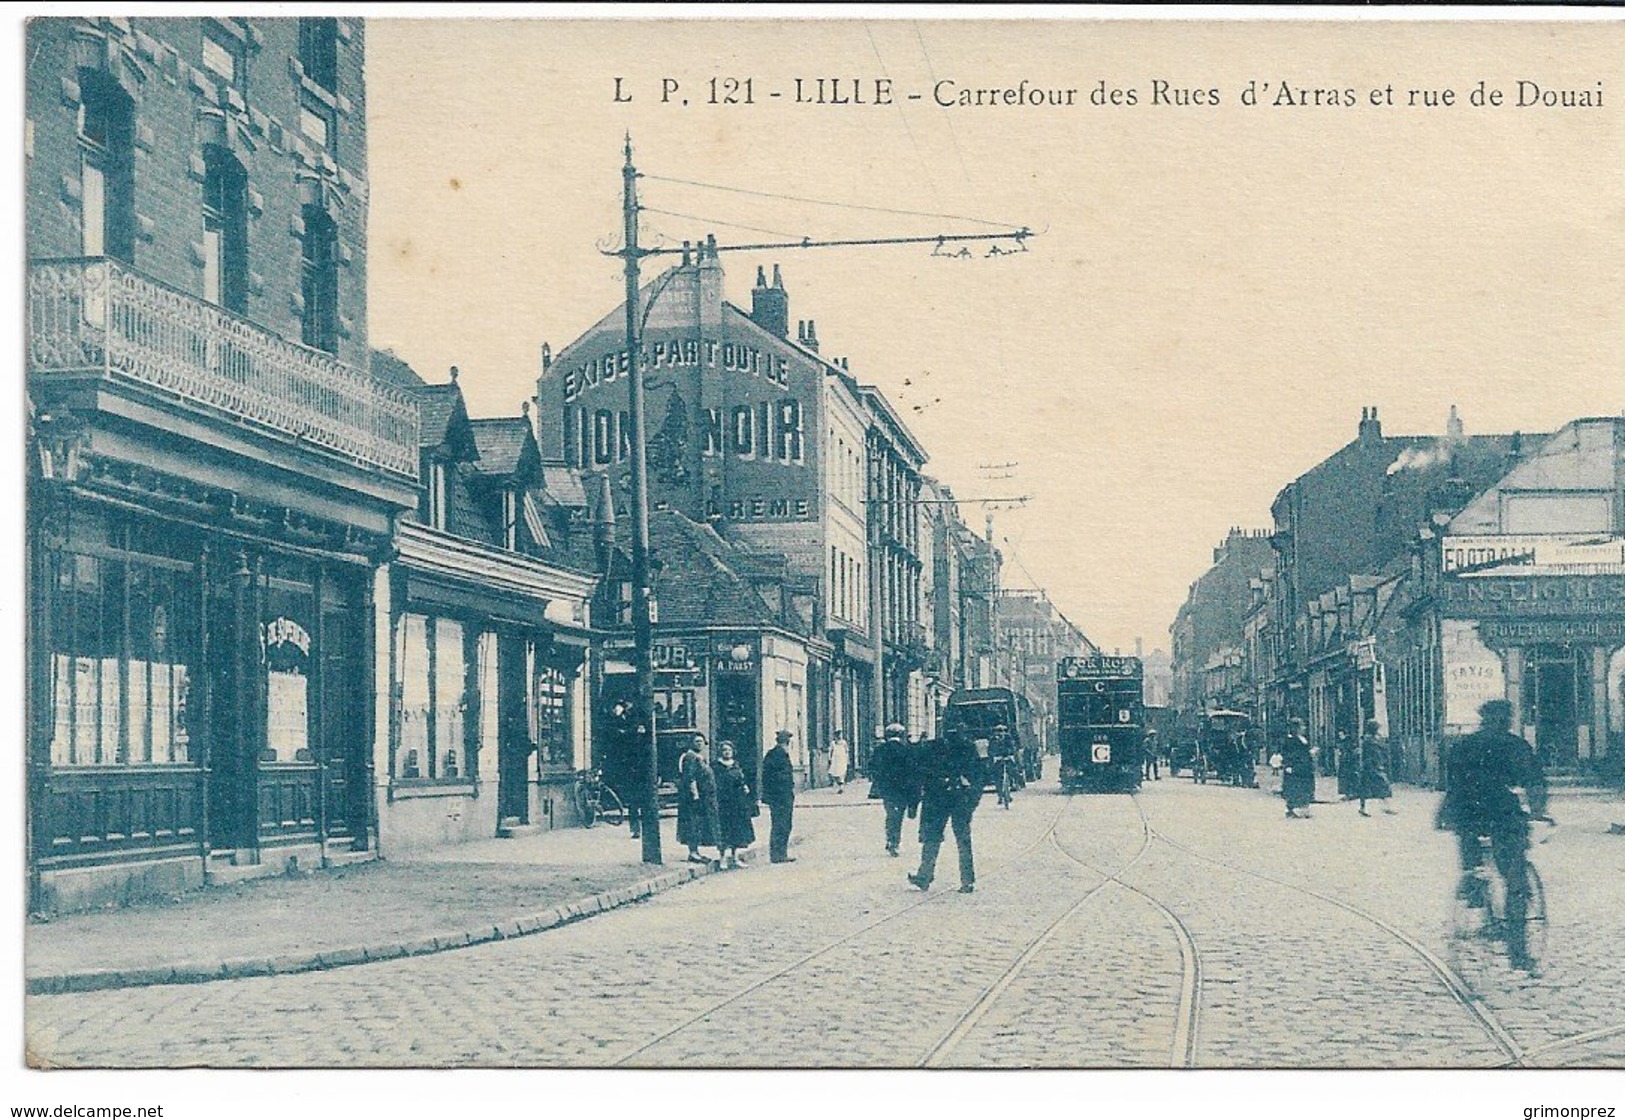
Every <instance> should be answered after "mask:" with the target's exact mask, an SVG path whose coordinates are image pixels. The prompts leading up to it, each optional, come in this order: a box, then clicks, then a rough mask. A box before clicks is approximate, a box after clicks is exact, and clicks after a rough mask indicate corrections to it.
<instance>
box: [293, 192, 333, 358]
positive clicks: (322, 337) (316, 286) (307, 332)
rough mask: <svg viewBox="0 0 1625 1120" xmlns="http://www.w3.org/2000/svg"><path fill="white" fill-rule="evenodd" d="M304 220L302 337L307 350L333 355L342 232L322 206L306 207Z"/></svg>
mask: <svg viewBox="0 0 1625 1120" xmlns="http://www.w3.org/2000/svg"><path fill="white" fill-rule="evenodd" d="M303 217H304V234H303V236H302V237H301V238H300V240H299V288H300V295H301V297H302V298H303V300H304V313H303V317H302V319H301V321H300V325H299V337H300V341H302V342H303V343H304V344H305V345H306V346H310V347H314V348H315V349H317V350H326V351H327V352H328V353H330V354H331V353H335V352H337V350H338V321H339V310H338V287H339V277H338V252H337V248H338V244H337V243H338V231H337V228H336V227H335V225H334V223H333V219H332V218H331V217H330V216H329V215H328V213H327V211H325V210H323V209H321V208H320V207H319V206H306V207H305V208H304V213H303Z"/></svg>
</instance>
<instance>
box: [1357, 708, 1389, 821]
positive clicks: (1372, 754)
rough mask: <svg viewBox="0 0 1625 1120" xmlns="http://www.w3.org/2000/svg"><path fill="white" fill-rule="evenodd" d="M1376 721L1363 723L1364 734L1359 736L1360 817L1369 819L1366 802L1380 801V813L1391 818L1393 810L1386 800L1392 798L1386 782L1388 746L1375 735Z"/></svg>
mask: <svg viewBox="0 0 1625 1120" xmlns="http://www.w3.org/2000/svg"><path fill="white" fill-rule="evenodd" d="M1379 730H1380V729H1379V727H1378V726H1377V721H1376V720H1374V719H1368V720H1366V721H1365V732H1364V734H1362V735H1361V736H1360V815H1361V816H1362V817H1369V816H1370V815H1371V814H1370V813H1368V812H1366V811H1365V803H1366V802H1367V801H1381V802H1382V811H1383V812H1384V813H1387V814H1388V815H1389V816H1392V815H1393V813H1394V810H1393V808H1392V807H1391V806H1390V805H1389V804H1388V799H1389V798H1391V797H1393V796H1394V787H1393V786H1392V785H1390V784H1389V782H1388V744H1387V743H1386V742H1385V741H1383V740H1382V739H1381V738H1380V737H1379V736H1378V734H1377V732H1378V731H1379Z"/></svg>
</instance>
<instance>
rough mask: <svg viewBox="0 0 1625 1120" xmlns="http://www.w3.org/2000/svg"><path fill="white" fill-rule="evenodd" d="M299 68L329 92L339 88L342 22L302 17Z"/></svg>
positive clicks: (300, 22) (300, 23)
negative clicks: (340, 27)
mask: <svg viewBox="0 0 1625 1120" xmlns="http://www.w3.org/2000/svg"><path fill="white" fill-rule="evenodd" d="M299 65H300V67H301V68H302V69H303V70H304V72H305V77H306V78H309V79H310V80H311V81H312V82H314V83H315V84H316V85H319V86H321V87H322V88H323V89H325V90H327V91H328V92H330V93H331V92H335V91H337V89H338V73H339V30H338V20H336V19H322V18H311V17H306V18H302V19H300V21H299Z"/></svg>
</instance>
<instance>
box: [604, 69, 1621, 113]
mask: <svg viewBox="0 0 1625 1120" xmlns="http://www.w3.org/2000/svg"><path fill="white" fill-rule="evenodd" d="M611 80H612V82H613V88H612V90H611V100H612V101H614V102H615V103H617V104H631V103H633V102H635V101H639V100H648V99H651V98H652V99H653V100H654V101H655V102H656V103H658V104H660V105H668V106H677V107H680V108H686V107H689V106H750V105H765V104H771V103H775V102H777V103H784V104H789V105H805V106H824V107H831V108H834V107H864V106H882V107H883V106H889V105H897V104H900V103H905V102H911V101H917V102H922V103H925V104H934V105H936V106H938V107H940V108H944V109H977V108H986V109H996V108H1027V109H1043V108H1059V109H1065V108H1086V107H1093V108H1135V107H1139V106H1170V107H1174V108H1217V107H1219V106H1222V105H1226V104H1232V105H1240V106H1242V107H1244V108H1256V107H1271V108H1282V109H1299V108H1319V109H1352V108H1360V107H1371V108H1378V109H1383V108H1392V109H1400V108H1408V109H1452V108H1457V107H1461V108H1475V109H1502V108H1513V109H1601V108H1603V107H1604V105H1605V98H1604V90H1603V83H1602V82H1601V81H1594V82H1588V83H1585V84H1561V83H1552V82H1541V81H1535V80H1533V79H1530V78H1515V79H1511V80H1509V81H1505V82H1492V81H1490V80H1488V79H1478V80H1476V81H1470V82H1467V83H1465V84H1463V85H1462V86H1461V87H1460V88H1457V87H1454V86H1408V85H1406V84H1405V83H1404V82H1402V81H1401V82H1385V83H1383V84H1380V85H1373V86H1365V87H1361V86H1356V85H1332V84H1324V83H1321V84H1317V83H1313V82H1300V81H1295V80H1272V81H1260V80H1257V79H1253V80H1250V81H1248V82H1247V83H1246V84H1245V85H1243V86H1240V87H1239V88H1237V89H1235V90H1230V91H1226V90H1224V89H1222V88H1221V87H1220V86H1217V85H1202V84H1188V83H1186V84H1182V83H1179V82H1175V81H1170V80H1168V79H1164V78H1155V79H1152V80H1150V81H1148V82H1145V83H1143V84H1139V85H1135V84H1121V85H1120V84H1115V83H1112V82H1108V81H1107V80H1106V79H1103V78H1102V79H1098V80H1096V81H1095V82H1094V84H1093V85H1088V84H1085V85H1082V86H1074V85H1067V84H1065V83H1055V82H1045V81H1037V80H1033V79H1030V78H1021V79H1018V80H1017V81H1015V82H1014V83H1013V84H1012V83H1009V82H1006V83H1004V84H997V83H993V82H968V81H961V80H959V79H955V78H943V79H941V80H939V81H936V82H933V83H932V84H931V86H930V87H929V89H922V90H903V89H900V88H899V87H898V85H897V83H896V82H895V81H894V80H893V79H891V78H844V77H827V78H806V77H803V78H789V79H784V80H781V81H778V82H771V81H768V80H765V79H761V78H757V77H755V76H721V75H713V76H709V77H704V78H698V79H694V78H675V77H665V78H660V79H658V80H657V81H656V82H655V84H654V85H653V87H652V88H648V89H641V90H640V89H638V88H637V85H636V83H634V82H632V81H631V80H629V79H627V78H624V77H619V76H617V77H614V78H612V79H611Z"/></svg>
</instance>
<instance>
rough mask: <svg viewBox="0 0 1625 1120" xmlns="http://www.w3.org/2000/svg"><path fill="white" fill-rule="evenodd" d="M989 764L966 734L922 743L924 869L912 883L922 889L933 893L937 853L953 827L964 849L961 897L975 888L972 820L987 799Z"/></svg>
mask: <svg viewBox="0 0 1625 1120" xmlns="http://www.w3.org/2000/svg"><path fill="white" fill-rule="evenodd" d="M986 774H987V764H986V762H985V761H984V760H983V759H982V757H981V756H980V755H978V754H977V753H976V745H975V744H974V743H973V742H972V741H971V739H970V736H969V735H968V734H967V733H965V732H963V731H954V732H951V733H950V734H949V735H948V736H947V737H946V738H942V739H934V740H931V741H929V742H925V743H922V744H921V750H920V777H921V783H920V784H921V792H922V797H921V800H920V869H919V870H918V871H916V872H914V873H913V874H911V875H909V877H908V881H909V882H910V883H913V884H914V885H915V886H916V887H919V888H920V889H921V890H922V891H928V890H930V889H931V880H932V878H933V877H934V876H935V874H936V869H937V852H938V851H940V850H941V848H942V837H943V832H944V829H945V828H946V826H947V825H949V824H950V823H951V824H952V825H953V830H954V844H955V845H956V846H957V847H958V848H959V893H961V894H970V893H971V892H972V891H974V890H975V889H976V861H975V858H974V857H973V855H972V852H971V818H972V817H973V816H974V815H975V813H976V806H977V804H978V803H979V802H980V801H981V799H982V784H983V782H984V781H985V779H986Z"/></svg>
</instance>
